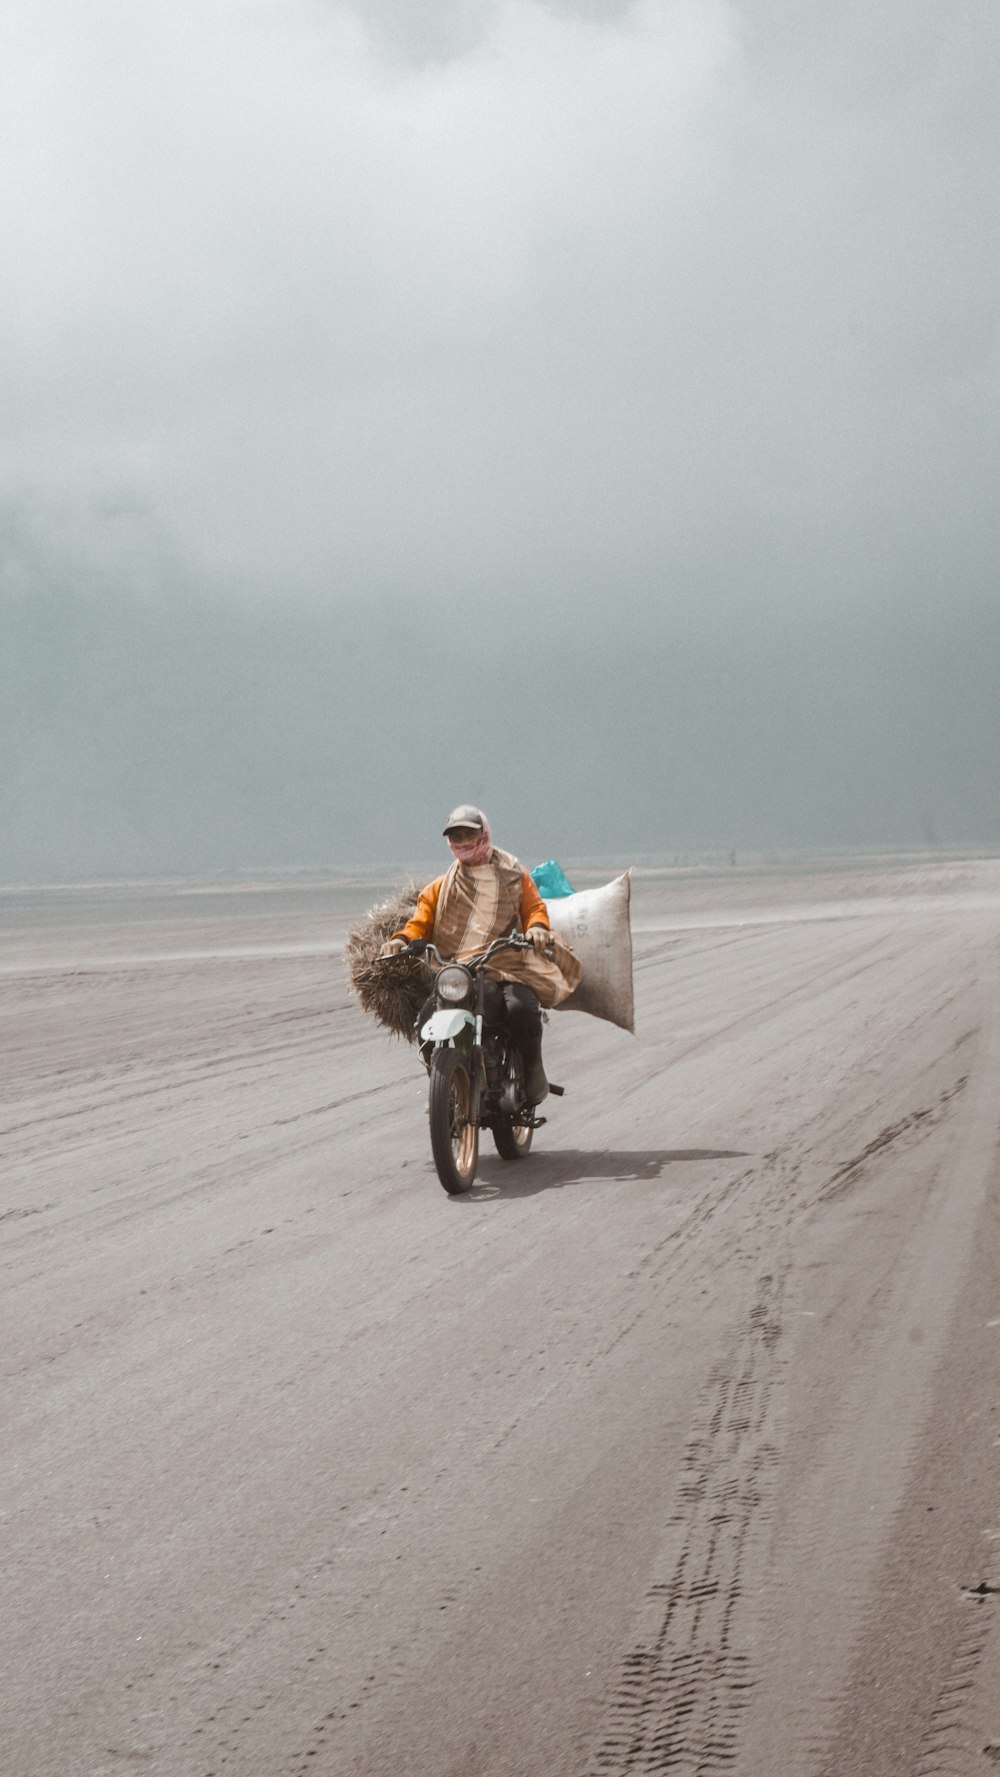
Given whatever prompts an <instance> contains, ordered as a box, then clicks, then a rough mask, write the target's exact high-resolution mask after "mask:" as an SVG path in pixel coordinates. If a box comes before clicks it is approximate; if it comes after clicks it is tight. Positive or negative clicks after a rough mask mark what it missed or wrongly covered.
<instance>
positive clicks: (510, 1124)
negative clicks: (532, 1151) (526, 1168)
mask: <svg viewBox="0 0 1000 1777" xmlns="http://www.w3.org/2000/svg"><path fill="white" fill-rule="evenodd" d="M507 1055H508V1060H507V1068H508V1071H509V1074H510V1077H511V1081H512V1090H513V1093H514V1102H515V1103H516V1102H519V1100H520V1094H521V1086H522V1082H523V1080H524V1064H523V1062H522V1061H521V1057H520V1054H519V1053H518V1051H517V1050H514V1051H513V1052H511V1051H510V1050H508V1052H507ZM508 1102H510V1101H509V1100H508ZM534 1133H535V1132H534V1130H533V1129H531V1128H526V1127H525V1125H524V1124H523V1123H515V1121H514V1119H513V1117H500V1116H497V1117H494V1119H493V1141H494V1144H495V1146H496V1151H497V1153H498V1154H499V1156H500V1158H501V1160H523V1159H524V1156H525V1154H526V1153H527V1152H528V1150H529V1148H530V1147H531V1138H532V1136H533V1135H534Z"/></svg>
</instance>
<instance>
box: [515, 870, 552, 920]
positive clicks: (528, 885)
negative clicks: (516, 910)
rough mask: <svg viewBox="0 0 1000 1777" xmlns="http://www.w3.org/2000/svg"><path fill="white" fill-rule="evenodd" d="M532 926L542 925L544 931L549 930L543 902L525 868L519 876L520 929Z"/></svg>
mask: <svg viewBox="0 0 1000 1777" xmlns="http://www.w3.org/2000/svg"><path fill="white" fill-rule="evenodd" d="M532 926H544V927H545V929H546V931H550V930H551V927H550V926H549V916H548V913H547V911H546V907H545V902H544V901H543V900H542V897H541V895H540V894H539V893H538V890H537V889H536V887H535V885H534V883H533V881H532V879H531V877H530V876H529V875H528V872H527V870H526V871H525V872H524V875H523V876H522V877H521V929H522V931H525V932H527V931H530V929H531V927H532Z"/></svg>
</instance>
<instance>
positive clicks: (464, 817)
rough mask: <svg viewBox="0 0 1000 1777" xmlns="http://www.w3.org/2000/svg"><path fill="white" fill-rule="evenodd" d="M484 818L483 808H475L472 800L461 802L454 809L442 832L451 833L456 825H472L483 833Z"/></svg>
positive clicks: (478, 831)
mask: <svg viewBox="0 0 1000 1777" xmlns="http://www.w3.org/2000/svg"><path fill="white" fill-rule="evenodd" d="M484 818H485V817H484V815H483V811H482V809H481V808H473V806H472V803H471V802H460V803H459V805H458V807H457V808H453V809H452V811H451V813H450V815H449V816H448V819H447V820H446V821H445V824H444V826H443V828H442V832H444V833H451V832H453V831H454V829H455V828H456V827H472V828H474V830H475V831H476V832H477V833H481V832H482V831H483V821H484Z"/></svg>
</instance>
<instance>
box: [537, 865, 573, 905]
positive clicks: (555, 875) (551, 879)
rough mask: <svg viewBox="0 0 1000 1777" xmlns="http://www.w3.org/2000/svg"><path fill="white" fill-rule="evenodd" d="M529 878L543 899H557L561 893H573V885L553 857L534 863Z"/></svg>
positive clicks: (559, 898)
mask: <svg viewBox="0 0 1000 1777" xmlns="http://www.w3.org/2000/svg"><path fill="white" fill-rule="evenodd" d="M531 880H532V882H533V883H534V885H535V887H536V889H537V890H538V893H539V894H540V895H541V897H542V900H543V901H558V900H561V898H562V897H563V895H572V894H573V893H574V889H573V885H572V883H571V882H569V881H568V880H567V878H566V876H565V875H564V874H563V868H562V865H561V864H557V863H556V861H555V858H547V859H546V861H545V863H544V864H536V865H535V868H534V869H533V870H532V872H531Z"/></svg>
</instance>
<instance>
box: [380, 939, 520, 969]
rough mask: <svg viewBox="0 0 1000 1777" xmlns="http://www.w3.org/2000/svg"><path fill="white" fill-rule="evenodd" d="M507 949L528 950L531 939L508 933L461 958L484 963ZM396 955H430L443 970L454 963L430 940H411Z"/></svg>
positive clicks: (386, 959)
mask: <svg viewBox="0 0 1000 1777" xmlns="http://www.w3.org/2000/svg"><path fill="white" fill-rule="evenodd" d="M508 949H509V950H530V949H531V939H530V938H526V937H524V935H523V934H522V933H521V932H508V933H507V935H506V937H503V938H494V940H493V942H492V944H488V945H487V947H486V949H485V950H481V951H480V952H479V954H478V955H477V956H467V957H465V958H463V962H464V963H465V964H472V963H480V964H481V963H485V962H488V961H489V959H490V957H491V956H493V955H494V953H495V952H496V951H498V950H508ZM396 955H397V956H415V957H421V956H427V955H430V956H433V958H434V960H435V962H436V963H437V965H438V967H439V968H442V969H443V968H445V967H446V965H447V964H448V963H450V962H452V961H454V958H452V957H449V956H442V955H441V952H440V950H439V949H438V947H437V945H436V944H433V943H432V942H431V940H430V938H411V939H410V942H409V944H408V945H407V946H406V949H405V950H398V951H397V952H396ZM377 960H378V961H380V962H392V961H393V960H394V959H393V958H392V957H391V956H384V957H379V958H378V959H377ZM460 966H461V965H460Z"/></svg>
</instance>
